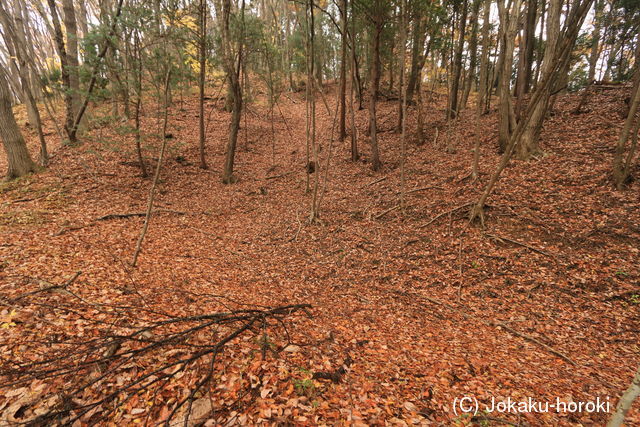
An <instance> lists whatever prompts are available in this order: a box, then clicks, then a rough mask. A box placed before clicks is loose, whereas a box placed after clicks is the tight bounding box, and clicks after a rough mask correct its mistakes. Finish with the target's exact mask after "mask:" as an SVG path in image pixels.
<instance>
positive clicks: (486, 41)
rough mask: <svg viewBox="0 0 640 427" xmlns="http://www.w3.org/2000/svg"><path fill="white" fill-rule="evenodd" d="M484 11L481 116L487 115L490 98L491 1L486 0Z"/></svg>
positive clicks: (479, 90) (480, 82)
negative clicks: (488, 99)
mask: <svg viewBox="0 0 640 427" xmlns="http://www.w3.org/2000/svg"><path fill="white" fill-rule="evenodd" d="M483 8H484V10H483V13H482V56H481V58H480V76H479V80H480V81H479V82H478V105H481V106H482V110H481V114H485V113H487V102H486V98H488V97H489V94H488V86H489V51H490V50H491V40H490V38H489V27H490V25H491V24H490V22H489V16H490V15H489V14H490V12H491V0H484V7H483Z"/></svg>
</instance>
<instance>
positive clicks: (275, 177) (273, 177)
mask: <svg viewBox="0 0 640 427" xmlns="http://www.w3.org/2000/svg"><path fill="white" fill-rule="evenodd" d="M292 173H293V171H291V172H287V173H283V174H280V175H273V176H267V177H265V178H263V179H265V180H269V179H278V178H283V177H285V176H288V175H291V174H292Z"/></svg>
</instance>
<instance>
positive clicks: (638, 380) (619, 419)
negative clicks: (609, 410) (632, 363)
mask: <svg viewBox="0 0 640 427" xmlns="http://www.w3.org/2000/svg"><path fill="white" fill-rule="evenodd" d="M638 396H640V367H638V370H637V371H636V375H635V376H634V377H633V379H632V380H631V384H629V388H628V389H627V391H625V392H624V394H623V395H622V396H621V397H620V401H618V406H617V407H616V411H615V412H614V413H613V415H612V416H611V418H610V419H609V422H608V423H607V427H620V426H621V425H622V424H623V423H624V417H625V416H626V415H627V412H629V409H631V405H633V401H634V400H636V398H637V397H638Z"/></svg>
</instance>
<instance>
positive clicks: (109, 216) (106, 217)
mask: <svg viewBox="0 0 640 427" xmlns="http://www.w3.org/2000/svg"><path fill="white" fill-rule="evenodd" d="M158 212H169V213H174V214H176V215H186V212H181V211H174V210H172V209H154V211H153V213H158ZM146 215H147V213H146V212H130V213H122V214H117V213H114V214H107V215H103V216H101V217H99V218H96V219H95V221H106V220H109V219H119V218H132V217H135V216H146Z"/></svg>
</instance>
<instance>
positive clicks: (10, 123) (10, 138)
mask: <svg viewBox="0 0 640 427" xmlns="http://www.w3.org/2000/svg"><path fill="white" fill-rule="evenodd" d="M6 76H7V72H6V70H5V69H4V68H3V67H2V65H0V138H1V139H2V145H3V147H4V151H5V153H6V154H7V162H8V164H9V168H8V170H7V175H6V176H7V178H8V179H13V178H19V177H21V176H23V175H26V174H28V173H31V172H37V169H38V167H37V166H36V164H35V163H34V162H33V160H31V156H30V155H29V150H28V149H27V144H26V143H25V142H24V138H23V137H22V134H21V133H20V128H19V127H18V124H17V123H16V119H15V117H14V116H13V109H12V108H11V93H10V91H9V84H8V82H7V78H6Z"/></svg>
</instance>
